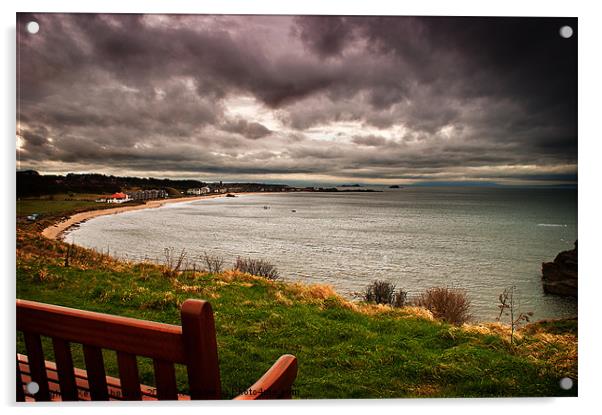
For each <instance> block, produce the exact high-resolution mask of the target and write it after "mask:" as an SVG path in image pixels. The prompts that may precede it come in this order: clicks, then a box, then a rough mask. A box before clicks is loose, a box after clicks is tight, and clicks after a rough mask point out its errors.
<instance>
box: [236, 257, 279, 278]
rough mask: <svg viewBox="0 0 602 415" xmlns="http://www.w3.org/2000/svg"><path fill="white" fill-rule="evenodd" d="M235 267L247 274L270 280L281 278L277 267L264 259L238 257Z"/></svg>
mask: <svg viewBox="0 0 602 415" xmlns="http://www.w3.org/2000/svg"><path fill="white" fill-rule="evenodd" d="M234 269H236V270H238V271H240V272H246V273H247V274H251V275H257V276H259V277H264V278H267V279H269V280H277V279H278V278H280V274H279V273H278V270H277V269H276V267H275V266H274V265H273V264H271V263H270V262H268V261H266V260H263V259H252V258H241V257H238V258H236V262H235V263H234Z"/></svg>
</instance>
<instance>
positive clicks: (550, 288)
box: [541, 241, 577, 298]
mask: <svg viewBox="0 0 602 415" xmlns="http://www.w3.org/2000/svg"><path fill="white" fill-rule="evenodd" d="M541 273H542V282H543V290H544V292H546V293H548V294H557V295H563V296H566V297H575V298H577V241H575V249H571V250H570V251H563V252H561V253H559V254H558V255H557V256H556V259H554V262H544V263H543V264H541Z"/></svg>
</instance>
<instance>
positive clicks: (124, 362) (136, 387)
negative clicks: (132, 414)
mask: <svg viewBox="0 0 602 415" xmlns="http://www.w3.org/2000/svg"><path fill="white" fill-rule="evenodd" d="M117 364H118V366H119V378H120V379H121V393H122V395H123V399H124V400H126V401H140V400H142V392H141V390H140V378H139V376H138V363H137V361H136V356H134V355H132V354H129V353H125V352H117Z"/></svg>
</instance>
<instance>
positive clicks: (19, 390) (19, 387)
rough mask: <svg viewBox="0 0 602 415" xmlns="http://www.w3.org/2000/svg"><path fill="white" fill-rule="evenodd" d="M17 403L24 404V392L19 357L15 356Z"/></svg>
mask: <svg viewBox="0 0 602 415" xmlns="http://www.w3.org/2000/svg"><path fill="white" fill-rule="evenodd" d="M17 402H25V392H24V391H23V378H21V368H20V365H19V356H17Z"/></svg>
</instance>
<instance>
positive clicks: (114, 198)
mask: <svg viewBox="0 0 602 415" xmlns="http://www.w3.org/2000/svg"><path fill="white" fill-rule="evenodd" d="M129 200H130V197H129V196H128V195H126V194H125V193H121V192H118V193H113V194H112V195H111V196H109V197H108V198H107V203H123V202H127V201H129Z"/></svg>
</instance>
